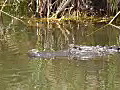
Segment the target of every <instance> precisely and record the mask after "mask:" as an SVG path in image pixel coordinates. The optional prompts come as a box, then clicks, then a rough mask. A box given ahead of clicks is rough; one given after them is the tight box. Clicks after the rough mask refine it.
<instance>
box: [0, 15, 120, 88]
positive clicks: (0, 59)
mask: <svg viewBox="0 0 120 90" xmlns="http://www.w3.org/2000/svg"><path fill="white" fill-rule="evenodd" d="M1 18H3V20H2V21H1V23H0V90H119V88H120V67H119V65H120V59H119V57H120V54H119V53H118V54H115V55H109V56H105V57H99V58H93V59H88V60H74V59H69V58H67V57H66V58H63V57H61V58H56V59H55V58H50V59H45V58H44V59H42V58H30V57H28V55H27V52H28V50H31V49H33V48H35V49H39V50H41V51H59V50H64V49H67V48H68V45H69V44H71V43H74V44H76V45H93V46H95V45H101V46H105V45H108V46H110V45H119V42H120V37H119V35H120V31H119V30H118V29H116V28H114V27H112V26H107V27H105V28H102V29H99V28H100V27H102V26H104V25H105V24H101V23H99V24H92V23H80V22H79V23H78V22H70V21H66V22H63V23H59V22H49V23H46V22H36V23H34V24H33V23H32V24H30V23H29V24H28V25H24V24H23V23H22V22H19V21H17V20H14V19H12V20H11V19H9V18H8V17H6V16H4V17H1Z"/></svg>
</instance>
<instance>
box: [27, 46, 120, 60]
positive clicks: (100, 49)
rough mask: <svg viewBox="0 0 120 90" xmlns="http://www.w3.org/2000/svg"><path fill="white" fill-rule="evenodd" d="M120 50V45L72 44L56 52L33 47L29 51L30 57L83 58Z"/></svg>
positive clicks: (109, 53)
mask: <svg viewBox="0 0 120 90" xmlns="http://www.w3.org/2000/svg"><path fill="white" fill-rule="evenodd" d="M119 52H120V47H119V46H99V45H97V46H83V45H80V46H78V45H74V44H70V45H69V48H68V49H67V50H60V51H54V52H45V51H44V52H43V51H42V52H40V51H39V50H37V49H32V50H30V51H28V55H29V56H30V57H39V58H55V57H70V58H79V59H81V60H85V59H90V58H95V57H101V56H107V55H111V54H115V53H119Z"/></svg>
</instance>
